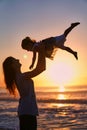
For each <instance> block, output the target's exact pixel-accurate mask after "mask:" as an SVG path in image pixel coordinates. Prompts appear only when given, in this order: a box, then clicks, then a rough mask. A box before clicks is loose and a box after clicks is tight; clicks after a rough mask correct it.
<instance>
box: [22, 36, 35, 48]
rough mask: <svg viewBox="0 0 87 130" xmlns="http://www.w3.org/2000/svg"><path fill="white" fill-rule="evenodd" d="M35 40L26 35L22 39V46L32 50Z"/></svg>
mask: <svg viewBox="0 0 87 130" xmlns="http://www.w3.org/2000/svg"><path fill="white" fill-rule="evenodd" d="M35 42H36V41H35V40H32V39H31V38H30V37H26V38H24V39H23V40H22V43H21V46H22V48H23V49H25V50H28V51H29V50H31V49H32V47H33V44H34V43H35Z"/></svg>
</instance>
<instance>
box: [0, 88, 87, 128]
mask: <svg viewBox="0 0 87 130" xmlns="http://www.w3.org/2000/svg"><path fill="white" fill-rule="evenodd" d="M61 88H62V89H61ZM61 88H60V87H57V86H56V87H55V86H53V87H36V88H35V91H36V97H37V104H38V108H39V116H38V117H37V122H38V129H37V130H87V86H66V87H63V86H62V87H61ZM18 99H19V97H18V96H16V97H13V96H10V95H9V93H8V92H7V90H6V89H5V88H4V87H0V130H19V120H18V115H17V107H18Z"/></svg>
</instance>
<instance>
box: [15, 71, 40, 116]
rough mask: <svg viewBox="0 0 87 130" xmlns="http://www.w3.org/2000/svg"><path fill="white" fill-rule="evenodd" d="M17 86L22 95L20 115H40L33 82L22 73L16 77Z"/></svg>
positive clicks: (19, 108)
mask: <svg viewBox="0 0 87 130" xmlns="http://www.w3.org/2000/svg"><path fill="white" fill-rule="evenodd" d="M16 85H17V89H18V92H19V94H20V99H19V106H18V114H19V115H26V114H28V115H35V116H36V115H38V107H37V102H36V96H35V92H34V83H33V80H32V79H29V78H26V77H25V74H22V73H21V74H18V75H17V76H16Z"/></svg>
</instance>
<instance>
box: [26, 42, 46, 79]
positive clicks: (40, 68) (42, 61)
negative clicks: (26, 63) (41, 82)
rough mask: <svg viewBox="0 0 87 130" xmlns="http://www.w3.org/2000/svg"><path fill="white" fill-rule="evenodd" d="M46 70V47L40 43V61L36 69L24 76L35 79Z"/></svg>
mask: <svg viewBox="0 0 87 130" xmlns="http://www.w3.org/2000/svg"><path fill="white" fill-rule="evenodd" d="M45 69H46V58H45V46H44V45H43V44H41V43H40V47H39V50H38V61H37V65H36V68H35V69H33V70H32V71H28V72H25V73H24V75H25V76H26V77H28V78H33V77H35V76H37V75H38V74H40V73H42V72H43V71H44V70H45Z"/></svg>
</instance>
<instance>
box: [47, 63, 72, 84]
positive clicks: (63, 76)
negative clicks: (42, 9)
mask: <svg viewBox="0 0 87 130" xmlns="http://www.w3.org/2000/svg"><path fill="white" fill-rule="evenodd" d="M48 77H49V78H50V80H51V82H54V83H55V84H57V85H59V86H64V85H66V84H67V83H68V82H70V81H71V80H72V79H73V77H74V68H73V66H72V65H71V64H69V63H66V62H61V63H58V64H53V65H52V66H51V67H50V68H49V72H48Z"/></svg>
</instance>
